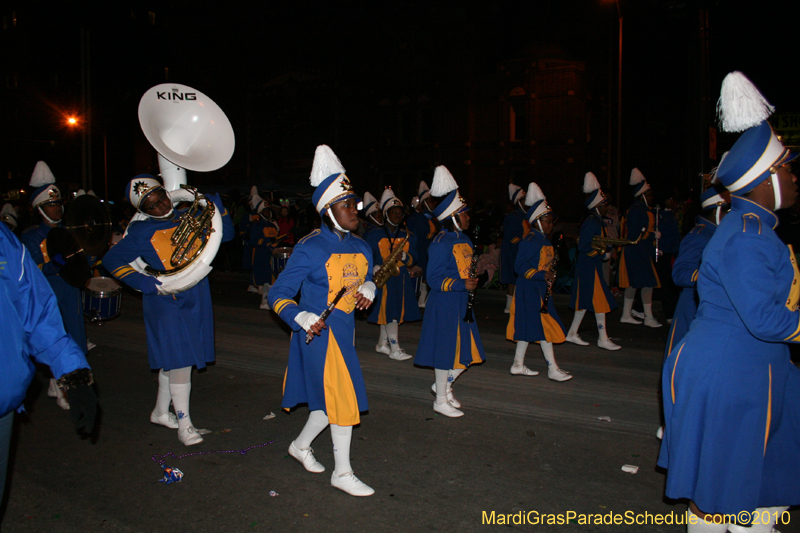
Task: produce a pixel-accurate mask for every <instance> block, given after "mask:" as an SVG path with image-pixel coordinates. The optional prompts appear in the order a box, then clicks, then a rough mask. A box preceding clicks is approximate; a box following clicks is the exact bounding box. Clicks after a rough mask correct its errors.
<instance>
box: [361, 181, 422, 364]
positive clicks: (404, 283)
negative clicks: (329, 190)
mask: <svg viewBox="0 0 800 533" xmlns="http://www.w3.org/2000/svg"><path fill="white" fill-rule="evenodd" d="M380 204H381V207H380V209H381V211H382V212H383V215H384V216H383V218H384V220H385V223H384V225H383V228H379V229H377V230H375V231H371V232H369V233H368V234H367V236H366V241H367V243H368V244H369V245H370V247H371V248H372V256H373V259H374V263H373V264H374V265H375V266H373V275H375V276H377V275H378V272H381V271H385V270H388V269H391V273H389V272H382V277H384V279H381V280H376V281H375V283H376V285H378V291H377V292H376V294H375V301H374V302H373V303H374V305H373V306H372V312H371V313H370V315H369V319H368V321H369V322H371V323H373V324H379V325H380V336H379V338H378V344H377V346H375V351H376V352H378V353H383V354H386V355H388V356H389V358H390V359H394V360H395V361H405V360H406V359H411V357H412V356H411V355H410V354H407V353H406V352H405V350H403V349H402V348H401V347H400V343H399V338H398V329H399V326H400V324H402V323H403V322H413V321H415V320H421V319H422V314H421V313H420V312H419V307H418V306H417V299H416V294H415V292H414V285H415V284H414V281H413V279H412V277H413V276H415V275H417V274H420V273H421V271H422V269H420V268H419V267H418V266H416V259H417V238H416V235H414V234H413V233H412V232H410V231H409V230H408V228H407V227H406V228H403V227H402V226H401V224H402V222H403V202H401V201H400V199H399V198H397V197H396V196H395V194H394V191H392V189H391V188H388V189H386V190H384V191H383V195H382V196H381V201H380ZM389 263H392V264H389ZM395 273H396V275H393V274H395Z"/></svg>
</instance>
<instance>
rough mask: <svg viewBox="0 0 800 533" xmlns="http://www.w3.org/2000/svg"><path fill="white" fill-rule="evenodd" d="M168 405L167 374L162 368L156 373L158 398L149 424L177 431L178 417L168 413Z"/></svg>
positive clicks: (169, 399)
mask: <svg viewBox="0 0 800 533" xmlns="http://www.w3.org/2000/svg"><path fill="white" fill-rule="evenodd" d="M170 403H172V395H171V394H170V391H169V374H167V373H166V372H164V369H163V368H162V369H161V370H159V371H158V396H157V397H156V406H155V408H154V409H153V412H152V413H150V422H152V423H153V424H159V425H161V426H166V427H168V428H170V429H178V417H177V416H175V415H174V414H173V413H170V412H169V404H170Z"/></svg>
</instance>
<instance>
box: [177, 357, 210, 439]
mask: <svg viewBox="0 0 800 533" xmlns="http://www.w3.org/2000/svg"><path fill="white" fill-rule="evenodd" d="M190 370H191V369H190ZM170 372H174V370H171V371H170ZM169 392H170V394H171V396H172V403H173V405H174V406H175V413H176V414H177V416H178V440H179V441H181V442H182V443H183V444H185V445H186V446H192V445H194V444H200V443H201V442H203V437H201V436H200V433H198V432H197V429H195V427H194V426H193V425H192V419H191V417H190V416H189V396H190V395H191V393H192V384H191V382H189V383H179V384H176V383H170V385H169Z"/></svg>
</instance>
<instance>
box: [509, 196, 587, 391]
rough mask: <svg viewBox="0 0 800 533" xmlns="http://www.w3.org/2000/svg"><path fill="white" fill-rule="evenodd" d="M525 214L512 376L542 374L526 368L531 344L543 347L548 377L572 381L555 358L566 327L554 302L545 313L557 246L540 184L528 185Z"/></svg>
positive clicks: (514, 303) (511, 325) (511, 328)
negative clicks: (526, 226) (526, 227)
mask: <svg viewBox="0 0 800 533" xmlns="http://www.w3.org/2000/svg"><path fill="white" fill-rule="evenodd" d="M525 205H527V206H528V207H529V209H528V212H527V213H526V214H525V216H526V217H527V220H528V222H529V223H530V225H531V231H530V232H529V233H528V234H527V235H526V236H525V238H523V239H522V241H521V242H520V243H519V250H518V251H517V262H516V265H515V267H514V269H515V270H516V273H517V289H516V291H514V298H513V300H512V301H511V313H510V315H509V317H508V327H507V329H506V338H507V339H508V340H510V341H516V343H517V348H516V353H515V355H514V364H513V365H512V366H511V371H510V372H511V373H512V374H514V375H517V376H536V375H538V374H539V372H537V371H535V370H531V369H529V368H528V367H527V366H525V352H526V351H527V350H528V344H530V343H531V342H537V343H539V346H540V347H541V349H542V354H543V355H544V359H545V361H546V362H547V377H548V378H550V379H552V380H553V381H568V380H570V379H572V376H571V375H570V374H569V373H568V372H565V371H563V370H561V369H560V368H559V367H558V364H557V363H556V358H555V355H554V354H553V343H562V342H564V341H565V340H566V339H565V337H564V325H563V324H562V323H561V319H560V318H559V317H558V313H557V312H556V306H555V303H553V299H552V298H549V297H548V298H549V299H548V300H547V312H546V313H543V312H542V311H541V309H542V305H543V303H544V301H545V295H547V294H548V293H549V291H550V287H552V285H553V282H555V278H556V274H555V268H554V264H555V261H556V258H555V257H556V256H555V251H554V250H553V245H552V244H551V243H550V240H549V239H548V235H550V232H551V231H553V210H552V209H551V208H550V206H549V205H548V204H547V199H546V198H545V196H544V193H543V192H542V190H541V189H540V188H539V186H538V185H537V184H536V183H533V182H531V184H530V185H528V194H527V195H526V197H525Z"/></svg>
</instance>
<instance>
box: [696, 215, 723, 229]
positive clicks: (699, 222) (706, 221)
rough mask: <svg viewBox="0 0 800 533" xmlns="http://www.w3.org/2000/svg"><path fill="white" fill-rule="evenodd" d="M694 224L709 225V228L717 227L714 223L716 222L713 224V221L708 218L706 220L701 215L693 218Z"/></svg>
mask: <svg viewBox="0 0 800 533" xmlns="http://www.w3.org/2000/svg"><path fill="white" fill-rule="evenodd" d="M694 223H695V225H696V224H709V225H711V226H716V225H717V223H716V222H714V221H713V220H711V219H710V218H706V217H704V216H703V215H697V216H696V217H695V218H694Z"/></svg>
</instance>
